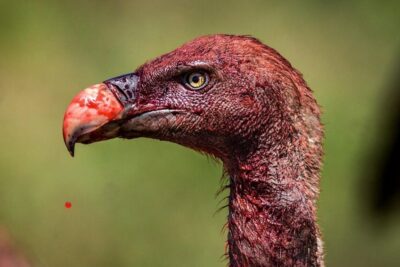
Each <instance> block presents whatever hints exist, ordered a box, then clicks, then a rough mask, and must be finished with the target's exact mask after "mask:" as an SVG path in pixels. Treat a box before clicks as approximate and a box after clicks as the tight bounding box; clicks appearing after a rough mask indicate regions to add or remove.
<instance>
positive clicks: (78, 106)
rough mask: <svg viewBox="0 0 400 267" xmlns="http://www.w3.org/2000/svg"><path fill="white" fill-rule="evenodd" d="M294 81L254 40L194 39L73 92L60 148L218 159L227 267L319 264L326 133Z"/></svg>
mask: <svg viewBox="0 0 400 267" xmlns="http://www.w3.org/2000/svg"><path fill="white" fill-rule="evenodd" d="M319 115H320V112H319V107H318V105H317V104H316V101H315V100H314V98H313V96H312V92H311V90H310V89H309V88H308V86H307V85H306V83H305V81H304V80H303V78H302V76H301V74H300V73H299V72H298V71H296V70H295V69H294V68H293V67H292V66H291V64H290V63H289V62H288V61H287V60H286V59H284V58H283V57H282V56H281V55H280V54H279V53H278V52H277V51H275V50H273V49H272V48H270V47H268V46H266V45H264V44H263V43H261V42H260V41H258V40H257V39H255V38H252V37H248V36H234V35H210V36H203V37H199V38H197V39H195V40H193V41H191V42H188V43H186V44H184V45H183V46H181V47H179V48H177V49H176V50H174V51H172V52H170V53H167V54H165V55H163V56H160V57H158V58H156V59H154V60H152V61H150V62H148V63H146V64H144V65H142V66H141V67H139V68H138V69H136V70H135V71H134V72H132V73H128V74H126V75H121V76H118V77H115V78H112V79H108V80H106V81H104V82H102V83H99V84H96V85H93V86H91V87H89V88H87V89H85V90H83V91H82V92H80V93H79V94H78V95H77V96H76V97H75V98H74V99H73V100H72V102H71V104H70V105H69V107H68V108H67V111H66V113H65V117H64V125H63V126H64V127H63V135H64V141H65V144H66V146H67V148H68V150H69V151H70V153H71V154H72V155H73V154H74V146H75V144H76V143H83V144H89V143H93V142H96V141H101V140H106V139H111V138H115V137H119V138H127V139H131V138H138V137H150V138H155V139H160V140H166V141H171V142H175V143H178V144H181V145H184V146H187V147H190V148H192V149H195V150H198V151H202V152H205V153H208V154H211V155H212V156H215V157H217V158H220V159H221V160H222V162H223V164H224V168H225V170H226V171H227V173H228V174H229V178H230V179H229V181H230V185H229V188H230V197H229V216H228V228H229V234H228V248H229V251H228V254H229V259H230V266H275V265H277V266H278V265H279V266H294V265H295V266H320V265H322V262H323V261H322V242H321V239H320V237H319V230H318V226H317V224H316V215H315V214H316V208H315V201H316V199H317V197H318V182H319V170H320V165H321V157H322V148H321V142H322V136H323V131H322V127H321V124H320V120H319Z"/></svg>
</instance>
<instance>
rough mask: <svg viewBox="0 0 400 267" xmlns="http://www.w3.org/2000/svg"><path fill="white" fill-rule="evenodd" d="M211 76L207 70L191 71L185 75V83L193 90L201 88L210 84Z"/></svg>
mask: <svg viewBox="0 0 400 267" xmlns="http://www.w3.org/2000/svg"><path fill="white" fill-rule="evenodd" d="M208 80H209V77H208V75H207V73H205V72H191V73H188V74H186V75H185V76H184V83H185V85H186V86H187V87H189V88H190V89H193V90H199V89H201V88H203V87H204V86H206V85H207V84H208Z"/></svg>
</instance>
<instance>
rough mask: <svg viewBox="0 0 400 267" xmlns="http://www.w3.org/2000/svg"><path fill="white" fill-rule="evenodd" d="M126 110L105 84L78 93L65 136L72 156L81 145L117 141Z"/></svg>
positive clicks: (69, 110)
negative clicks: (119, 123) (120, 123)
mask: <svg viewBox="0 0 400 267" xmlns="http://www.w3.org/2000/svg"><path fill="white" fill-rule="evenodd" d="M123 110H124V108H123V106H122V105H121V103H120V102H119V101H118V99H117V98H116V97H115V96H114V94H113V93H112V91H111V90H110V89H109V88H108V87H107V85H106V84H104V83H100V84H95V85H92V86H91V87H89V88H86V89H84V90H83V91H81V92H80V93H78V94H77V95H76V96H75V97H74V98H73V99H72V101H71V103H70V104H69V106H68V108H67V110H66V112H65V115H64V123H63V136H64V142H65V145H66V146H67V149H68V151H69V152H70V154H71V155H72V156H74V147H75V143H77V142H79V143H92V142H95V141H100V140H105V139H110V138H113V137H115V136H116V135H117V132H118V127H117V126H118V120H120V119H121V118H122V115H123ZM110 124H111V125H112V127H110ZM107 126H108V127H107Z"/></svg>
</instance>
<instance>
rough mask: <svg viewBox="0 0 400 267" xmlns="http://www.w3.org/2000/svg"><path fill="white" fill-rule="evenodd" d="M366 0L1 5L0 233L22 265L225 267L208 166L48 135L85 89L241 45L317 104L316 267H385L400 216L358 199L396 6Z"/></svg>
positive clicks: (392, 50)
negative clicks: (202, 40) (321, 257)
mask: <svg viewBox="0 0 400 267" xmlns="http://www.w3.org/2000/svg"><path fill="white" fill-rule="evenodd" d="M375 2H376V3H373V2H369V3H367V1H335V2H333V1H293V2H289V1H247V2H246V1H179V0H170V1H121V0H118V1H107V2H106V1H103V2H101V1H0V38H1V39H0V40H1V42H0V90H1V91H0V93H1V94H0V122H1V131H0V137H1V138H0V146H1V152H0V225H1V227H3V228H5V229H7V230H8V232H9V233H10V234H11V235H12V236H13V238H14V240H15V242H16V244H17V246H18V248H19V249H20V250H21V251H22V252H23V253H24V254H25V255H26V257H27V258H28V259H29V260H30V261H31V262H32V263H33V266H43V267H53V266H57V267H71V266H74V267H81V266H82V267H87V266H97V267H102V266H104V267H105V266H122V267H124V266H225V265H226V263H227V262H226V261H225V260H224V259H223V257H222V255H223V253H224V242H225V239H226V232H224V231H222V226H223V224H224V222H225V219H226V214H227V211H226V210H222V211H220V212H216V211H217V209H218V208H219V207H220V206H222V205H223V203H222V204H221V203H219V200H221V199H222V198H223V195H222V196H218V197H215V192H216V191H217V189H218V188H219V186H220V177H221V175H222V169H221V166H220V165H219V164H218V163H215V162H213V161H212V160H209V159H207V158H206V157H204V156H202V155H200V154H197V153H195V152H193V151H191V150H189V149H186V148H184V147H180V146H178V145H175V144H171V143H166V142H160V141H155V140H147V139H138V140H134V141H124V140H112V141H109V142H104V143H97V144H95V145H92V146H90V147H86V146H82V145H78V146H77V155H76V157H75V158H71V157H70V156H69V155H68V153H67V150H66V149H65V147H64V144H63V140H62V136H61V122H62V118H63V112H64V110H65V108H66V106H67V105H68V103H69V101H70V100H71V98H72V97H73V96H74V95H75V94H76V93H77V92H78V91H79V90H80V89H82V88H84V87H86V86H88V85H91V84H94V83H97V82H99V81H102V80H104V79H106V78H109V77H113V76H116V75H119V74H123V73H127V72H130V71H132V70H134V69H135V68H136V67H137V66H138V65H140V64H142V63H143V62H145V61H146V60H149V59H151V58H153V57H155V56H158V55H160V54H162V53H165V52H168V51H170V50H172V49H174V48H175V47H177V46H178V45H180V44H182V43H183V42H186V41H188V40H190V39H192V38H194V37H196V36H199V35H203V34H211V33H232V34H251V35H253V36H255V37H257V38H260V39H261V40H262V41H263V42H265V43H267V44H268V45H270V46H272V47H274V48H276V49H277V50H278V51H280V52H281V53H282V54H283V55H284V56H285V57H286V58H288V59H289V60H290V61H291V62H292V63H293V65H294V66H295V67H296V68H298V69H299V70H301V72H302V73H303V74H304V76H305V79H306V80H307V81H308V83H309V85H310V87H311V88H312V89H313V90H314V91H315V95H316V97H317V99H318V101H319V103H320V104H321V105H322V106H323V110H324V116H323V121H324V123H325V125H326V142H325V151H326V157H325V167H324V171H323V179H322V184H321V186H322V189H321V198H320V201H319V221H320V225H321V228H322V231H323V235H324V239H325V248H326V262H327V265H328V266H396V265H397V266H400V216H399V213H398V212H395V213H394V215H392V216H390V217H389V218H388V219H385V220H384V222H383V221H380V220H378V221H377V220H375V219H374V215H371V214H370V213H369V212H368V211H367V210H368V209H367V208H365V205H366V199H367V198H368V194H370V191H369V190H365V188H364V187H363V186H362V185H363V183H364V181H368V179H366V177H365V176H366V175H365V170H366V169H367V166H366V165H367V164H368V163H367V162H368V161H365V158H366V155H369V154H371V153H373V149H376V147H377V144H379V142H381V138H380V137H379V135H380V125H381V121H382V120H384V119H385V116H386V115H387V113H386V112H387V109H385V99H386V98H385V97H387V93H386V92H385V91H384V89H385V86H386V85H387V81H388V79H390V78H391V75H392V74H393V71H392V70H393V68H394V67H395V66H396V63H397V61H398V60H399V58H398V56H399V55H400V36H399V35H400V34H399V27H400V2H398V1H397V2H396V1H393V2H391V3H390V2H385V3H382V2H379V1H375ZM371 151H372V152H371ZM65 201H71V202H72V205H73V206H72V208H71V209H65V208H64V203H65Z"/></svg>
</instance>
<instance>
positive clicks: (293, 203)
mask: <svg viewBox="0 0 400 267" xmlns="http://www.w3.org/2000/svg"><path fill="white" fill-rule="evenodd" d="M267 135H268V133H267V132H266V133H264V134H263V135H261V136H260V137H259V138H258V140H257V144H256V145H253V146H254V147H253V148H251V149H250V151H246V152H245V153H243V151H241V150H240V149H239V151H236V152H235V153H234V154H235V155H236V156H235V157H232V158H230V159H225V160H224V166H225V169H226V171H227V172H228V173H229V176H230V196H229V216H228V228H229V234H228V247H229V258H230V266H231V267H239V266H241V267H243V266H252V267H253V266H323V252H322V241H321V240H320V233H319V229H318V226H317V224H316V206H315V205H316V199H317V197H318V180H319V169H320V166H319V165H320V157H321V154H322V152H321V151H320V149H321V148H320V144H317V145H315V146H313V143H314V141H315V140H314V141H313V140H311V139H310V138H308V137H306V136H304V135H302V134H295V133H294V132H291V131H290V130H289V131H287V130H282V132H280V133H279V134H278V135H276V136H280V140H276V139H275V140H274V139H273V138H272V139H271V138H270V137H268V136H267ZM306 138H307V139H306ZM307 142H310V143H307ZM313 155H314V157H313ZM315 155H317V156H315ZM316 157H317V158H316Z"/></svg>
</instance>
